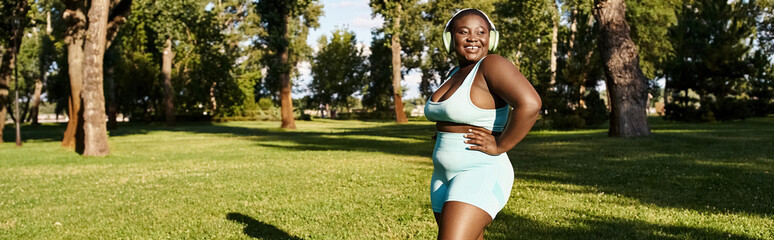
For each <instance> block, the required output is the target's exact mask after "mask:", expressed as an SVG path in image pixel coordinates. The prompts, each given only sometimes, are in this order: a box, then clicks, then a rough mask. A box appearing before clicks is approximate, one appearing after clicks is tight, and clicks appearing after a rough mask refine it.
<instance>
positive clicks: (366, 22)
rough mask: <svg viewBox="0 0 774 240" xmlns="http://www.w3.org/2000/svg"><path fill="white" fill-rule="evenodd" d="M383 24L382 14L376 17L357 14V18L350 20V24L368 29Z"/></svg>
mask: <svg viewBox="0 0 774 240" xmlns="http://www.w3.org/2000/svg"><path fill="white" fill-rule="evenodd" d="M383 24H384V19H383V18H381V17H380V16H377V17H376V18H365V17H362V16H357V17H355V19H352V22H350V25H351V26H353V27H358V28H366V29H371V28H377V27H381V26H382V25H383Z"/></svg>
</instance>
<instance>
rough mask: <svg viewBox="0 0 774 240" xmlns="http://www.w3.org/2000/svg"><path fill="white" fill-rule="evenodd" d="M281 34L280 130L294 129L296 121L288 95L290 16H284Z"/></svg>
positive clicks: (291, 100) (289, 84) (289, 85)
mask: <svg viewBox="0 0 774 240" xmlns="http://www.w3.org/2000/svg"><path fill="white" fill-rule="evenodd" d="M282 24H283V25H282V34H283V36H285V37H284V38H285V42H286V43H287V44H285V45H284V46H282V47H281V48H280V51H279V67H281V68H282V70H281V71H280V74H279V79H280V81H281V83H280V84H282V85H281V86H280V111H281V113H282V114H281V115H282V128H286V129H296V121H295V119H293V98H292V96H291V95H290V93H291V88H292V84H291V83H290V69H291V67H290V66H289V65H290V64H289V62H288V61H289V59H288V56H289V54H290V49H289V48H288V44H289V43H290V40H289V39H290V36H289V33H288V25H289V24H290V16H287V15H285V20H284V22H283V23H282Z"/></svg>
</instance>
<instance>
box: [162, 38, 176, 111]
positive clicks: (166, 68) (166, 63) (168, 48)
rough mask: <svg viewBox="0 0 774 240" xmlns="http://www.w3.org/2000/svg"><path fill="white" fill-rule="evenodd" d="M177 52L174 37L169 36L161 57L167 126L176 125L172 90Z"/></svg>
mask: <svg viewBox="0 0 774 240" xmlns="http://www.w3.org/2000/svg"><path fill="white" fill-rule="evenodd" d="M174 59H175V52H173V51H172V39H170V38H167V41H166V42H165V43H164V53H163V55H162V57H161V62H162V63H161V75H163V78H164V116H165V117H166V124H167V126H173V125H175V104H174V91H173V90H172V60H174Z"/></svg>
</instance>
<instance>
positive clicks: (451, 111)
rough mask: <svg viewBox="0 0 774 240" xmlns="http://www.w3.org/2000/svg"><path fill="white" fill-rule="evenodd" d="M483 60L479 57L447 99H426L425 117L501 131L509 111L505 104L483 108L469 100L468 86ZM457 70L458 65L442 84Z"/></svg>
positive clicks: (436, 120) (435, 120)
mask: <svg viewBox="0 0 774 240" xmlns="http://www.w3.org/2000/svg"><path fill="white" fill-rule="evenodd" d="M483 60H484V59H481V60H479V61H478V63H476V66H475V67H473V70H471V71H470V73H468V76H466V77H465V80H463V81H462V85H460V87H459V88H458V89H457V90H456V91H455V92H454V93H452V95H451V96H450V97H449V98H448V99H446V100H443V101H440V102H433V101H432V100H430V99H428V100H427V103H426V104H425V117H427V119H428V120H430V121H433V122H439V121H445V122H453V123H461V124H468V125H472V126H478V127H482V128H486V129H489V130H491V131H494V132H502V131H503V128H505V123H506V122H508V112H509V111H510V108H509V107H508V106H507V105H506V106H504V107H501V108H498V109H483V108H480V107H478V106H476V105H475V104H473V102H472V101H471V100H470V87H471V86H472V85H473V79H474V78H475V77H476V72H478V66H479V65H481V61H483ZM458 70H459V67H458V68H455V69H454V71H452V74H451V75H449V78H447V79H446V81H445V82H444V83H443V84H446V83H447V82H449V79H451V76H454V74H455V73H457V71H458ZM443 84H441V86H443Z"/></svg>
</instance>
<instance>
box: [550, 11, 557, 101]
mask: <svg viewBox="0 0 774 240" xmlns="http://www.w3.org/2000/svg"><path fill="white" fill-rule="evenodd" d="M551 2H552V3H553V4H552V7H551V13H552V15H553V16H552V17H551V21H552V22H553V24H554V26H553V28H552V32H551V81H550V82H549V87H550V88H551V89H552V90H555V89H556V52H557V45H558V43H559V9H557V8H558V6H556V1H551Z"/></svg>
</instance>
